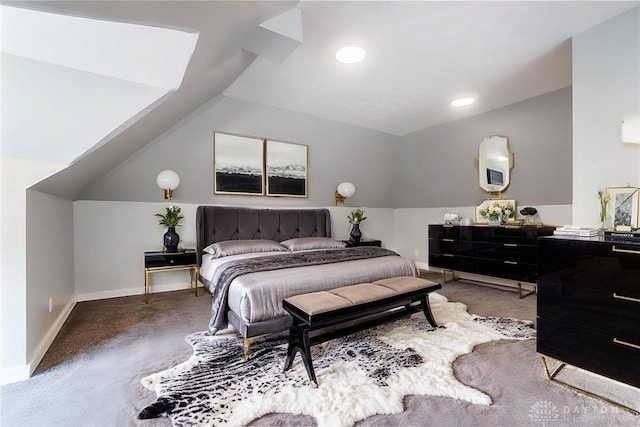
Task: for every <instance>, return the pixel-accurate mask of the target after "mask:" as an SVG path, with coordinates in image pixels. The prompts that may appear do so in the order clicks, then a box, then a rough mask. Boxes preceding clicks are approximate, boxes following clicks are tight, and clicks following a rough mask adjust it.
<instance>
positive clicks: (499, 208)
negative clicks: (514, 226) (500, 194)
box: [476, 199, 516, 226]
mask: <svg viewBox="0 0 640 427" xmlns="http://www.w3.org/2000/svg"><path fill="white" fill-rule="evenodd" d="M515 219H516V201H515V200H502V199H501V200H495V199H490V200H485V201H484V202H482V203H480V204H479V205H478V206H477V207H476V222H477V223H482V222H483V220H484V221H487V223H488V224H489V225H492V226H495V225H503V224H506V223H507V222H509V221H513V220H515Z"/></svg>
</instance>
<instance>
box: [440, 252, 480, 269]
mask: <svg viewBox="0 0 640 427" xmlns="http://www.w3.org/2000/svg"><path fill="white" fill-rule="evenodd" d="M429 266H432V267H439V268H445V269H449V270H456V271H475V270H476V268H477V261H476V259H475V258H469V257H464V256H458V255H451V254H438V253H431V252H430V253H429Z"/></svg>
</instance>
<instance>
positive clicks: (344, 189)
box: [337, 182, 356, 197]
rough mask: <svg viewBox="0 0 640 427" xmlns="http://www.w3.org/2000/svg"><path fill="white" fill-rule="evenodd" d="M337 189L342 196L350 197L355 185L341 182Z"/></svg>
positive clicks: (354, 190)
mask: <svg viewBox="0 0 640 427" xmlns="http://www.w3.org/2000/svg"><path fill="white" fill-rule="evenodd" d="M337 191H338V193H339V194H340V195H341V196H343V197H351V196H353V195H354V193H355V192H356V186H355V185H353V184H352V183H350V182H343V183H341V184H339V185H338V189H337Z"/></svg>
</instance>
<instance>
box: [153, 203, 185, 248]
mask: <svg viewBox="0 0 640 427" xmlns="http://www.w3.org/2000/svg"><path fill="white" fill-rule="evenodd" d="M180 211H181V210H180V208H179V207H178V206H169V207H167V208H166V212H165V213H164V214H159V213H157V214H156V215H155V216H157V217H158V218H160V219H159V220H158V223H159V224H160V225H163V226H165V227H167V232H166V233H164V235H163V245H164V249H165V250H166V251H167V252H177V251H178V245H179V244H180V235H178V233H176V227H177V226H179V225H180V221H182V219H183V218H184V215H182V213H180Z"/></svg>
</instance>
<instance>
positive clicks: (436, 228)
mask: <svg viewBox="0 0 640 427" xmlns="http://www.w3.org/2000/svg"><path fill="white" fill-rule="evenodd" d="M474 228H475V227H465V226H459V225H456V226H447V225H433V224H432V225H429V238H431V239H450V240H467V241H473V240H474V239H473V236H474Z"/></svg>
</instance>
